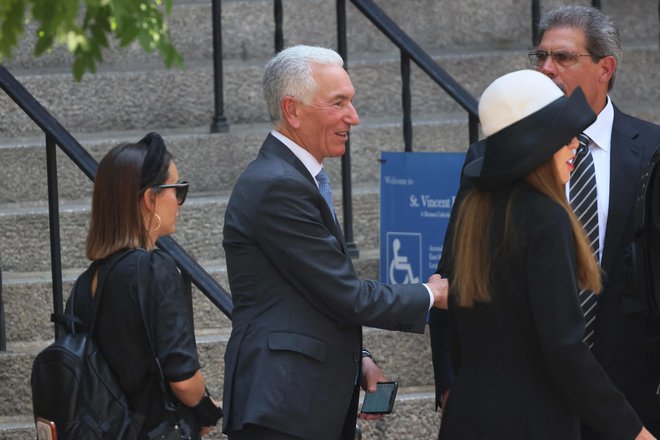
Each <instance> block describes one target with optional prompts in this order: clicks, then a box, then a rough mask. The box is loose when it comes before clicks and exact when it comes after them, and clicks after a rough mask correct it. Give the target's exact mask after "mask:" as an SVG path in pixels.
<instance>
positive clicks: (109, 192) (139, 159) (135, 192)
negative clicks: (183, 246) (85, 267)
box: [86, 133, 172, 260]
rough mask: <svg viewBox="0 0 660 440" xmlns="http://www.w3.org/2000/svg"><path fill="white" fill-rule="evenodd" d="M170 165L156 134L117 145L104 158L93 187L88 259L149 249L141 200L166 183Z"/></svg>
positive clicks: (167, 153) (168, 157)
mask: <svg viewBox="0 0 660 440" xmlns="http://www.w3.org/2000/svg"><path fill="white" fill-rule="evenodd" d="M171 161H172V155H171V154H170V153H169V152H168V151H167V150H166V148H165V143H164V142H163V138H162V137H161V136H160V135H159V134H158V133H149V134H148V135H146V136H145V137H143V138H142V139H141V140H140V141H139V142H137V143H134V144H132V143H124V144H120V145H117V146H116V147H114V148H112V149H111V150H110V151H109V152H108V153H107V154H106V155H105V157H104V158H103V160H101V163H100V164H99V167H98V171H97V173H96V181H95V183H94V194H93V196H92V214H91V221H90V225H89V232H88V234H87V249H86V253H87V258H89V259H90V260H99V259H102V258H105V257H107V256H108V255H111V254H113V253H114V252H116V251H118V250H120V249H124V248H135V247H142V248H146V247H147V246H148V243H149V231H148V227H147V225H148V224H149V223H147V224H146V225H145V221H144V217H143V212H142V208H141V206H142V205H141V202H142V196H143V194H144V192H145V191H146V190H147V189H149V188H151V187H153V186H154V185H160V184H163V183H165V181H167V179H168V177H169V168H170V162H171Z"/></svg>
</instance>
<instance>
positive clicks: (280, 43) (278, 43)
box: [273, 0, 284, 53]
mask: <svg viewBox="0 0 660 440" xmlns="http://www.w3.org/2000/svg"><path fill="white" fill-rule="evenodd" d="M273 9H274V11H273V12H274V14H275V53H280V52H282V49H284V31H283V30H282V20H283V17H284V10H283V9H282V0H275V1H274V2H273Z"/></svg>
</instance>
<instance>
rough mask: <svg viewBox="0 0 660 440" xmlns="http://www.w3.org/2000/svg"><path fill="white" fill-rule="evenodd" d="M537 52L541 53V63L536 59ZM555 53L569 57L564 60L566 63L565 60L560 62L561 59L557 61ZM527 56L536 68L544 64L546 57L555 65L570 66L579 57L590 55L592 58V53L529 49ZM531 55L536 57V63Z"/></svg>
mask: <svg viewBox="0 0 660 440" xmlns="http://www.w3.org/2000/svg"><path fill="white" fill-rule="evenodd" d="M539 54H543V57H544V58H543V61H542V62H541V63H539V62H538V60H539V59H540V56H539ZM556 55H565V56H567V57H569V58H568V60H567V61H566V62H568V64H566V62H561V61H558V60H557V59H555V56H556ZM527 57H528V58H529V63H530V64H531V65H532V67H534V68H535V69H538V68H539V67H541V66H542V65H543V64H545V61H546V60H547V59H548V57H550V58H552V62H553V63H555V64H556V65H558V66H561V67H570V66H572V65H574V64H575V63H577V62H578V60H579V58H580V57H591V58H592V59H593V58H594V56H593V55H591V54H588V53H587V54H580V53H571V52H566V51H563V50H558V51H556V52H549V51H547V50H533V51H530V52H528V53H527ZM533 57H534V58H536V60H537V62H536V63H535V62H534V61H533V60H532V58H533ZM571 60H572V61H571Z"/></svg>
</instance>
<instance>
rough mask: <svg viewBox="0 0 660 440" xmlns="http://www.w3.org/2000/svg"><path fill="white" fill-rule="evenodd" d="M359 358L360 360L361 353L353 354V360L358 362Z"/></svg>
mask: <svg viewBox="0 0 660 440" xmlns="http://www.w3.org/2000/svg"><path fill="white" fill-rule="evenodd" d="M360 360H362V355H360V354H354V355H353V362H360Z"/></svg>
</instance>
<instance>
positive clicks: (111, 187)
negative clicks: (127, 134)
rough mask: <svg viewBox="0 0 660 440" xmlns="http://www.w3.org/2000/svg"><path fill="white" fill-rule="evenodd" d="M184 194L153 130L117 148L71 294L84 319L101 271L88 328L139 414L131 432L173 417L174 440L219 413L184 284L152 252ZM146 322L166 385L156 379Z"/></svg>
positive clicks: (158, 429)
mask: <svg viewBox="0 0 660 440" xmlns="http://www.w3.org/2000/svg"><path fill="white" fill-rule="evenodd" d="M187 192H188V183H187V182H185V181H180V180H179V172H178V170H177V168H176V165H175V164H174V162H173V161H172V155H171V154H170V153H169V152H168V151H167V150H166V148H165V144H164V142H163V139H162V138H161V136H160V135H158V134H157V133H149V134H148V135H146V136H145V137H144V138H143V139H141V140H140V141H139V142H137V143H125V144H121V145H118V146H116V147H114V148H113V149H112V150H110V151H109V152H108V153H107V154H106V156H105V157H104V158H103V160H102V161H101V163H100V165H99V168H98V172H97V175H96V182H95V184H94V194H93V197H92V214H91V222H90V227H89V233H88V236H87V257H88V258H89V259H90V260H92V265H91V266H90V269H89V270H88V271H87V272H85V273H84V274H83V276H81V278H79V283H80V282H84V280H85V274H89V275H88V278H89V280H88V281H87V282H88V283H89V290H88V291H89V292H90V293H89V294H88V295H87V296H88V298H86V300H85V301H80V300H79V298H78V296H80V295H76V304H75V305H74V312H75V313H76V316H78V317H81V318H83V321H86V322H87V323H89V317H90V313H91V308H90V305H91V304H92V301H93V298H92V296H93V295H94V292H95V290H96V285H97V282H98V279H99V277H100V276H101V274H102V276H105V277H106V278H105V283H104V287H103V294H102V296H101V303H100V304H99V307H100V309H99V310H100V312H99V315H98V318H97V323H96V327H95V332H96V336H97V339H98V343H99V345H100V348H101V351H102V352H103V354H104V356H105V357H106V359H107V361H108V363H109V364H110V366H111V368H112V369H113V370H114V372H115V373H116V374H117V377H118V379H119V383H120V386H121V387H122V389H123V390H124V392H125V393H126V395H127V396H128V398H129V401H130V403H131V404H132V406H133V408H132V409H133V411H135V413H137V414H139V415H141V416H144V423H143V424H142V425H141V427H140V428H138V429H135V431H137V432H136V433H134V437H132V438H139V439H152V438H164V437H162V435H163V433H164V432H166V431H167V430H168V429H171V427H172V426H173V422H175V423H176V424H179V425H180V426H181V428H182V431H181V438H190V439H198V438H200V437H201V435H204V434H206V433H207V432H209V431H210V430H211V428H212V427H213V426H214V425H215V424H216V422H217V420H218V419H219V417H220V416H221V414H222V412H221V410H220V409H219V408H218V406H217V404H216V403H215V402H214V401H213V400H212V399H211V398H210V397H209V395H208V393H207V392H206V387H205V382H204V376H203V374H202V371H201V369H200V364H199V360H198V355H197V348H196V343H195V335H194V331H193V320H192V303H191V297H190V292H189V291H188V290H187V289H185V288H184V284H183V280H182V277H181V274H180V273H179V271H178V269H177V267H176V265H175V263H174V260H173V259H172V258H171V257H170V256H169V255H168V254H166V253H165V252H162V251H160V250H158V249H154V245H155V243H156V240H158V238H159V237H162V236H165V235H169V234H172V233H174V232H175V230H176V221H177V214H178V211H179V207H180V206H181V205H182V204H183V202H184V201H185V198H186V194H187ZM130 249H143V250H144V251H147V252H148V253H149V254H148V258H143V256H144V255H145V253H144V251H141V252H140V251H138V252H130V253H126V250H130ZM118 253H125V256H124V257H122V258H121V259H119V260H118V262H117V263H116V264H115V265H114V266H113V268H112V269H111V270H110V271H109V273H107V274H106V273H105V272H103V271H104V262H107V261H108V260H109V259H110V258H111V257H112V256H114V255H116V254H118ZM138 260H140V267H141V269H140V275H139V276H140V279H142V277H145V278H148V280H147V282H145V283H144V284H143V285H146V286H148V287H147V288H146V289H144V290H145V292H143V295H142V298H144V299H145V301H144V302H145V304H144V309H145V311H146V313H147V316H146V319H145V320H144V323H143V320H142V313H141V311H140V307H139V305H138V304H139V303H138V296H137V287H136V286H137V285H138ZM145 260H147V261H148V264H147V263H145ZM145 266H148V269H146V271H145V270H144V269H143V268H144V267H145ZM106 269H107V268H106ZM106 272H107V270H106ZM144 273H148V277H147V276H145V275H144ZM85 317H86V318H87V319H85ZM145 324H146V327H148V329H149V334H150V339H151V341H152V342H153V345H154V350H155V352H156V353H155V354H156V357H157V358H158V361H159V363H160V367H161V370H162V373H163V376H164V378H165V381H166V382H167V385H169V387H163V386H162V381H161V376H160V373H159V372H158V369H157V368H156V362H155V360H154V353H153V351H152V349H151V347H150V343H149V339H148V338H147V335H146V333H145V332H146V331H147V330H145ZM163 389H165V392H166V393H167V394H168V395H169V396H168V398H169V400H170V401H171V402H173V403H174V404H175V405H176V406H177V411H176V412H177V415H178V418H179V420H172V414H171V412H169V411H168V410H167V409H166V404H165V400H164V398H163ZM177 438H178V437H177Z"/></svg>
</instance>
